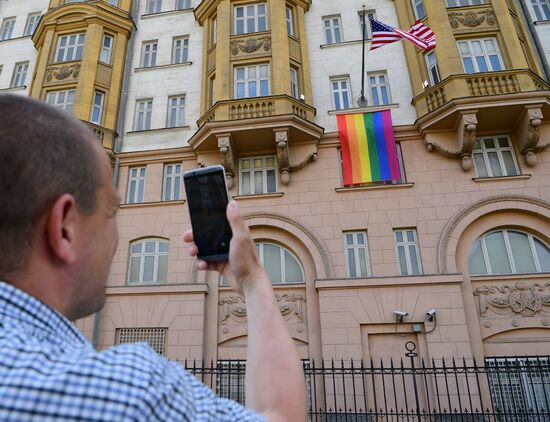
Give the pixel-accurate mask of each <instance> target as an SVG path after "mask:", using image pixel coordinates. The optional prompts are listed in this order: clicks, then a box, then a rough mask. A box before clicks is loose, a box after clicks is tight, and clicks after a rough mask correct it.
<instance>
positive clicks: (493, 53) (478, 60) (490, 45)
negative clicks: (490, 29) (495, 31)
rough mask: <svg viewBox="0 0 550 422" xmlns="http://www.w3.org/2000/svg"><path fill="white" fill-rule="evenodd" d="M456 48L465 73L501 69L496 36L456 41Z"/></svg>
mask: <svg viewBox="0 0 550 422" xmlns="http://www.w3.org/2000/svg"><path fill="white" fill-rule="evenodd" d="M458 50H459V51H460V57H461V59H462V65H463V66H464V71H465V72H466V73H476V72H492V71H497V70H502V69H503V68H504V67H503V65H502V58H501V57H500V51H499V49H498V45H497V40H496V38H481V39H477V40H465V41H459V42H458Z"/></svg>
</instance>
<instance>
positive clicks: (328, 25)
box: [323, 15, 344, 44]
mask: <svg viewBox="0 0 550 422" xmlns="http://www.w3.org/2000/svg"><path fill="white" fill-rule="evenodd" d="M323 27H324V29H325V43H326V44H337V43H340V42H342V41H344V36H343V34H342V21H341V19H340V15H338V16H328V17H325V18H323Z"/></svg>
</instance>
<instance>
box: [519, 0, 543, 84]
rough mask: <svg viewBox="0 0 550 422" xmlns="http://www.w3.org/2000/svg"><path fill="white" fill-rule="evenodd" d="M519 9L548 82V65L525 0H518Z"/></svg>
mask: <svg viewBox="0 0 550 422" xmlns="http://www.w3.org/2000/svg"><path fill="white" fill-rule="evenodd" d="M518 2H519V4H520V6H521V10H522V12H523V17H524V18H525V20H526V21H527V27H528V28H529V32H530V33H531V38H532V39H533V42H534V43H535V49H536V50H537V53H538V55H539V59H540V61H541V64H542V70H543V72H544V76H545V78H546V81H547V82H550V66H549V65H548V60H547V59H546V55H545V54H544V50H543V48H542V44H541V42H540V38H539V34H538V33H537V29H536V28H535V24H534V23H533V20H532V19H531V12H530V11H529V9H528V8H527V5H526V4H525V0H518Z"/></svg>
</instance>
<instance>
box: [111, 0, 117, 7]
mask: <svg viewBox="0 0 550 422" xmlns="http://www.w3.org/2000/svg"><path fill="white" fill-rule="evenodd" d="M109 4H110V5H111V6H115V7H118V0H109Z"/></svg>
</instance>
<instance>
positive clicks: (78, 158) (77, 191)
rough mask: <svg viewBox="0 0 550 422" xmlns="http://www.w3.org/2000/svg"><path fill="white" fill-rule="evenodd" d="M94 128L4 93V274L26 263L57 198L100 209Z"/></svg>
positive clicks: (0, 119)
mask: <svg viewBox="0 0 550 422" xmlns="http://www.w3.org/2000/svg"><path fill="white" fill-rule="evenodd" d="M92 140H93V133H92V132H91V131H90V130H89V129H88V128H87V127H86V126H85V125H84V124H83V123H81V122H79V121H78V120H76V119H75V118H73V117H72V116H70V115H69V114H68V113H66V112H64V111H61V110H59V109H56V108H54V107H52V106H49V105H47V104H45V103H43V102H40V101H36V100H32V99H30V98H27V97H23V96H15V95H0V279H2V278H6V276H8V275H10V274H15V273H17V272H19V271H21V270H23V269H24V268H25V265H26V264H27V260H28V258H29V256H30V253H31V250H32V246H33V240H34V237H35V232H36V227H37V223H38V221H39V220H40V218H41V217H42V216H43V215H44V214H45V213H46V212H47V211H48V209H49V207H50V206H51V205H52V204H53V203H54V202H55V200H56V199H57V198H58V197H59V196H61V195H63V194H65V193H68V194H71V195H73V196H74V198H75V200H76V203H77V206H78V208H79V209H80V210H81V211H83V212H85V213H93V212H94V210H95V209H96V205H97V204H96V191H97V189H98V187H99V185H100V180H99V179H98V157H97V152H96V151H95V148H94V145H93V144H92Z"/></svg>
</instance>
